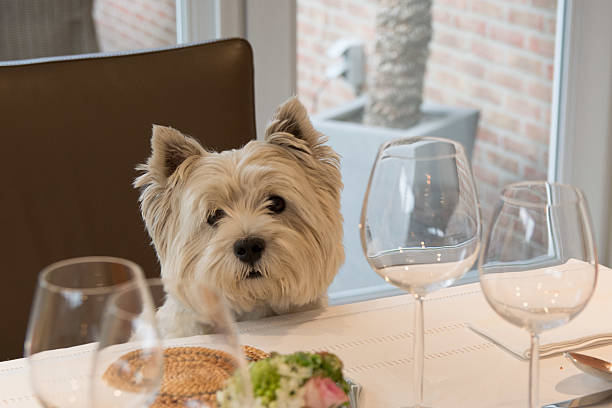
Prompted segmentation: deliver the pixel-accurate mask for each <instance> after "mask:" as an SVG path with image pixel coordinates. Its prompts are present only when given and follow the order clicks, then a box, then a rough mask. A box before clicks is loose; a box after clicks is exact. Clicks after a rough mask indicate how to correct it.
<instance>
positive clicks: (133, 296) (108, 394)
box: [91, 282, 163, 408]
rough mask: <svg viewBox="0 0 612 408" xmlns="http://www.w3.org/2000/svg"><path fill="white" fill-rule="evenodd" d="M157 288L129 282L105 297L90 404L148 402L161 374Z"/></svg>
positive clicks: (109, 407)
mask: <svg viewBox="0 0 612 408" xmlns="http://www.w3.org/2000/svg"><path fill="white" fill-rule="evenodd" d="M156 289H157V288H156V287H150V285H146V284H145V282H138V283H132V284H129V285H126V286H124V287H123V288H121V289H119V290H118V291H116V293H114V294H113V295H112V296H111V297H110V298H109V299H108V301H107V303H106V307H105V311H104V314H103V317H102V327H101V333H100V336H99V341H98V347H97V350H96V353H95V361H94V369H93V381H92V393H91V406H92V407H104V408H135V407H141V406H144V405H147V403H149V402H152V400H153V397H154V395H155V393H156V392H157V390H158V388H159V384H160V382H161V379H162V368H163V349H162V345H161V339H160V335H159V332H158V330H157V323H156V320H155V305H154V300H153V299H154V298H155V297H156V296H159V293H154V295H153V296H152V295H151V292H152V291H153V292H155V290H156Z"/></svg>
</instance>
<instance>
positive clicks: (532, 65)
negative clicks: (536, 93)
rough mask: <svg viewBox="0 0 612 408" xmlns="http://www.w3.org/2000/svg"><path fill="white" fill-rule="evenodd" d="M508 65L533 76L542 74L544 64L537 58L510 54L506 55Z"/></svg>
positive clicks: (514, 53)
mask: <svg viewBox="0 0 612 408" xmlns="http://www.w3.org/2000/svg"><path fill="white" fill-rule="evenodd" d="M506 64H507V65H508V66H509V67H512V68H516V69H519V70H521V71H523V72H527V73H530V74H533V75H538V76H540V75H541V74H542V63H541V62H540V61H538V60H537V59H535V58H531V57H527V56H525V55H523V54H521V53H519V52H512V51H510V52H508V53H507V54H506Z"/></svg>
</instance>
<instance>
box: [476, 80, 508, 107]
mask: <svg viewBox="0 0 612 408" xmlns="http://www.w3.org/2000/svg"><path fill="white" fill-rule="evenodd" d="M468 92H469V93H470V95H471V96H473V97H475V98H478V99H481V100H483V101H486V102H491V103H493V104H495V105H499V104H500V103H501V96H500V92H496V91H495V90H494V89H493V88H492V87H491V86H488V85H487V84H484V85H481V84H477V83H474V82H472V83H470V84H469V85H468Z"/></svg>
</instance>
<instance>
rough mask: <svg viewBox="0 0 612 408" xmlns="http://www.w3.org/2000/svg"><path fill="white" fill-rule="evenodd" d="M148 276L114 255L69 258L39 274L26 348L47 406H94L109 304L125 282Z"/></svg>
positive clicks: (38, 393)
mask: <svg viewBox="0 0 612 408" xmlns="http://www.w3.org/2000/svg"><path fill="white" fill-rule="evenodd" d="M143 280H144V277H143V273H142V270H141V268H140V267H139V266H138V265H136V264H135V263H133V262H130V261H127V260H125V259H120V258H112V257H84V258H73V259H67V260H63V261H59V262H56V263H54V264H52V265H49V266H47V267H46V268H44V269H43V270H42V271H41V272H40V274H39V277H38V285H37V288H36V293H35V296H34V302H33V305H32V310H31V312H30V320H29V323H28V330H27V334H26V341H25V346H24V349H25V356H26V357H27V361H28V365H29V370H30V380H31V384H32V388H33V391H34V394H35V395H36V397H37V399H38V400H39V402H40V403H41V404H42V405H43V406H44V407H60V408H64V407H78V408H81V407H88V406H89V397H90V379H91V369H92V364H91V363H92V361H93V358H92V357H93V350H94V348H95V343H94V342H96V341H97V340H98V339H99V335H100V329H101V318H102V314H103V311H104V308H105V305H106V302H107V300H108V298H109V297H110V296H111V295H112V294H113V293H114V292H115V291H116V290H118V289H120V288H122V287H123V286H124V285H128V284H130V283H137V282H143ZM67 348H68V349H67ZM56 349H61V350H56Z"/></svg>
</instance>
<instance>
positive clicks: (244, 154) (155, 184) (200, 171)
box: [134, 98, 344, 337]
mask: <svg viewBox="0 0 612 408" xmlns="http://www.w3.org/2000/svg"><path fill="white" fill-rule="evenodd" d="M325 141H326V139H325V138H324V137H323V136H322V135H321V134H320V133H318V132H317V131H316V130H315V129H314V128H313V127H312V124H311V123H310V120H309V119H308V116H307V113H306V110H305V109H304V107H303V106H302V104H301V103H300V102H299V101H298V100H297V99H296V98H292V99H290V100H288V101H287V102H285V103H284V104H283V105H282V106H281V107H280V108H279V109H278V111H277V112H276V114H275V116H274V118H273V120H272V122H271V123H270V124H269V125H268V128H267V130H266V134H265V140H264V141H251V142H249V143H248V144H246V145H245V146H244V147H243V148H241V149H238V150H228V151H223V152H219V153H217V152H210V151H206V150H204V149H203V148H202V146H201V145H200V144H199V143H198V142H197V141H196V140H194V139H192V138H191V137H188V136H185V135H183V134H181V133H180V132H179V131H177V130H175V129H172V128H169V127H162V126H154V127H153V137H152V140H151V147H152V154H151V157H150V158H149V160H148V162H147V163H146V164H144V165H140V166H138V170H141V171H142V172H143V174H142V175H141V176H139V177H138V178H137V179H136V181H135V182H134V186H135V187H137V188H140V189H141V196H140V202H141V210H142V216H143V218H144V221H145V223H146V226H147V230H148V232H149V235H150V236H151V238H152V240H153V244H154V246H155V249H156V251H157V256H158V258H159V261H160V264H161V275H162V279H164V280H165V281H172V280H175V281H179V282H181V281H191V280H195V281H198V282H205V283H206V284H207V285H211V286H212V287H214V288H215V289H216V290H217V291H218V292H219V293H220V294H221V295H222V296H223V297H224V298H225V300H226V303H227V304H228V306H229V307H230V309H231V311H232V312H233V314H234V317H235V318H236V319H237V320H247V319H253V318H260V317H264V316H269V315H273V314H281V313H288V312H294V311H299V310H305V309H310V308H316V307H319V306H321V305H323V304H325V302H326V298H327V296H326V291H327V288H328V286H329V285H330V284H331V282H332V280H333V278H334V277H335V275H336V273H337V271H338V268H339V267H340V266H341V264H342V262H343V261H344V248H343V246H342V216H341V214H340V191H341V189H342V181H341V176H340V170H339V157H338V155H337V154H336V153H335V152H334V151H333V150H332V149H331V148H330V147H329V146H327V145H324V142H325ZM278 197H281V198H282V199H283V200H284V204H285V206H284V210H282V211H280V212H278V213H277V212H275V211H274V210H278V209H279V206H278V204H279V203H278ZM275 200H276V201H275ZM249 237H255V238H259V239H261V240H263V242H264V243H265V249H263V252H262V253H261V258H260V259H258V260H257V261H256V262H245V261H241V260H240V259H238V256H237V254H236V251H235V249H234V246H235V243H236V242H237V241H239V240H242V239H245V238H249ZM254 276H255V277H254ZM183 299H185V297H184V296H181V295H180V293H179V294H177V295H175V296H173V294H172V291H170V294H169V296H168V298H167V300H166V302H165V304H164V305H163V306H162V307H161V309H160V310H159V312H158V317H159V318H160V319H159V320H160V326H161V327H160V330H161V331H162V333H163V334H164V336H166V337H171V336H188V335H194V334H201V333H203V332H204V330H205V327H204V326H203V325H202V324H201V321H202V320H204V321H206V317H203V316H201V315H200V314H197V313H196V308H195V307H192V306H190V304H189V302H185V301H183Z"/></svg>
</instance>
